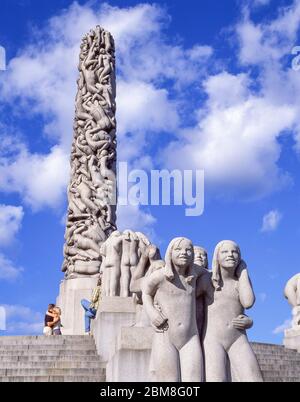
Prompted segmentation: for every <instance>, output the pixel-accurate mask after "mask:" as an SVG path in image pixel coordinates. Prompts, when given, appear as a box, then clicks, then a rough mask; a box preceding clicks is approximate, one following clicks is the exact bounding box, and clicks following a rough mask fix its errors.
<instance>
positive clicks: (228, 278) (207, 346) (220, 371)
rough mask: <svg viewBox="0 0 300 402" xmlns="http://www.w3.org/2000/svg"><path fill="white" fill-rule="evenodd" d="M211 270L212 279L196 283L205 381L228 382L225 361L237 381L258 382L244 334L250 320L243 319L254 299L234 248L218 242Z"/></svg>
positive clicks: (204, 278) (238, 251)
mask: <svg viewBox="0 0 300 402" xmlns="http://www.w3.org/2000/svg"><path fill="white" fill-rule="evenodd" d="M212 269H213V272H212V276H211V274H210V273H209V272H207V274H206V275H203V276H202V278H201V280H200V281H199V285H200V286H199V288H200V289H199V290H200V294H201V293H202V294H204V295H205V303H206V306H207V320H206V328H205V335H204V354H205V372H206V381H207V382H226V381H229V380H230V378H229V370H228V360H229V362H230V365H231V367H232V369H233V372H234V373H235V375H236V377H237V379H238V381H247V382H252V381H253V382H258V381H259V382H261V381H262V374H261V371H260V368H259V365H258V362H257V360H256V357H255V354H254V352H253V350H252V348H251V346H250V344H249V341H248V338H247V335H246V331H245V329H246V328H249V327H251V325H252V320H251V319H249V318H248V317H247V316H245V315H244V309H248V308H250V307H252V306H253V304H254V302H255V296H254V293H253V289H252V285H251V282H250V279H249V276H248V271H247V267H246V264H245V262H244V261H243V260H242V259H241V252H240V249H239V247H238V245H237V244H236V243H234V242H233V241H229V240H224V241H222V242H220V243H219V244H218V245H217V246H216V249H215V252H214V257H213V267H212Z"/></svg>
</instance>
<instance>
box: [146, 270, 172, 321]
mask: <svg viewBox="0 0 300 402" xmlns="http://www.w3.org/2000/svg"><path fill="white" fill-rule="evenodd" d="M163 279H164V275H163V273H162V272H161V271H156V272H153V274H151V275H150V276H149V277H148V278H145V279H144V281H143V284H142V299H143V305H144V308H145V311H146V313H147V314H148V316H149V318H150V321H151V323H152V325H153V326H154V327H155V328H156V329H159V327H161V326H162V325H163V324H164V323H165V322H166V321H167V318H166V317H165V316H164V315H163V313H162V312H161V311H158V310H157V309H156V308H155V307H154V296H155V293H156V292H157V290H158V288H159V285H160V284H161V282H162V281H163Z"/></svg>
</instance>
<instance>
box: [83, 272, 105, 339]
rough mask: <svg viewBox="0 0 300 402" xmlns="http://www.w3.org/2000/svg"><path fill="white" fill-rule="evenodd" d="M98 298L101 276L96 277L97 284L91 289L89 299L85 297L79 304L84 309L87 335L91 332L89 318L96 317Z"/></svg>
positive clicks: (99, 296) (99, 295)
mask: <svg viewBox="0 0 300 402" xmlns="http://www.w3.org/2000/svg"><path fill="white" fill-rule="evenodd" d="M100 299H101V276H100V277H99V279H98V282H97V286H96V287H95V289H94V290H93V293H92V298H91V301H89V300H86V299H82V300H81V305H82V307H83V309H84V323H85V333H86V334H87V335H90V334H91V320H93V319H94V318H95V317H96V314H97V310H98V307H99V302H100Z"/></svg>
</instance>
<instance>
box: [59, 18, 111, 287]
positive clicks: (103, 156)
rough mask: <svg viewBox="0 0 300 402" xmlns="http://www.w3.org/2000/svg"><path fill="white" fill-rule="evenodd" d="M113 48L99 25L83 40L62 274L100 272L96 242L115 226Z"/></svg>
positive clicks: (105, 236) (68, 275)
mask: <svg viewBox="0 0 300 402" xmlns="http://www.w3.org/2000/svg"><path fill="white" fill-rule="evenodd" d="M114 51H115V50H114V40H113V38H112V36H111V35H110V33H109V32H107V31H105V30H104V29H103V28H101V27H99V26H97V27H96V28H95V29H94V30H91V31H90V32H89V33H88V34H87V35H85V37H84V38H83V40H82V44H81V51H80V56H79V67H78V68H79V79H78V81H77V84H78V91H77V95H76V101H75V120H74V140H73V144H72V150H71V179H70V184H69V186H68V203H69V205H68V213H67V225H66V226H67V228H66V233H65V247H64V263H63V268H62V270H63V271H64V272H65V277H66V279H70V278H75V277H78V276H79V277H82V276H87V277H89V276H90V275H91V273H92V274H95V272H96V273H98V274H99V271H100V264H101V255H100V248H101V245H102V244H103V242H104V241H105V240H106V239H107V237H108V236H109V235H110V234H111V233H112V232H113V231H114V230H115V229H116V216H115V210H116V121H115V112H116V104H115V96H116V90H115V56H114ZM91 221H93V223H92V224H91V223H90V222H91Z"/></svg>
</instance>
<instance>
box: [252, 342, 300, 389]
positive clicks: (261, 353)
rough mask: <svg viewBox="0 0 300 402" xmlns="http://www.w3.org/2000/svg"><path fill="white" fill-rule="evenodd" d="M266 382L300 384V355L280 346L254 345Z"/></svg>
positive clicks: (254, 343)
mask: <svg viewBox="0 0 300 402" xmlns="http://www.w3.org/2000/svg"><path fill="white" fill-rule="evenodd" d="M252 347H253V350H254V352H255V354H256V356H257V359H258V362H259V365H260V367H261V369H262V372H263V377H264V381H266V382H300V353H298V352H297V351H296V350H291V349H285V348H284V347H283V346H280V345H271V344H267V343H256V342H253V343H252Z"/></svg>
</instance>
